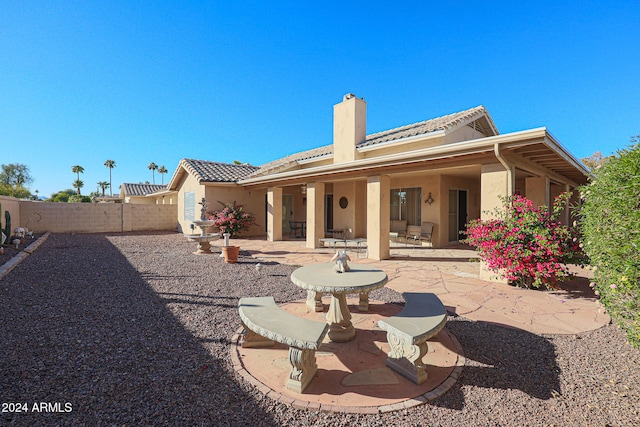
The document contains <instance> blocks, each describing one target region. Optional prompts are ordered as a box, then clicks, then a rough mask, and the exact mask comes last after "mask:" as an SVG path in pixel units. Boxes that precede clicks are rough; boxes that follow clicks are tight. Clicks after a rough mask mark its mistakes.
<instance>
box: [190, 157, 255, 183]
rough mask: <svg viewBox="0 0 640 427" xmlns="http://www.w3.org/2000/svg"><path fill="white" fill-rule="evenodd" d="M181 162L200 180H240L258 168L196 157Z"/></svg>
mask: <svg viewBox="0 0 640 427" xmlns="http://www.w3.org/2000/svg"><path fill="white" fill-rule="evenodd" d="M180 164H181V165H182V166H184V168H185V169H187V170H188V171H189V172H191V173H192V174H193V175H194V176H195V177H196V178H198V181H200V182H238V180H240V179H242V178H246V177H247V176H249V175H250V174H251V173H252V172H254V171H255V170H256V169H258V168H257V167H256V166H251V165H249V164H240V165H238V164H230V163H220V162H209V161H206V160H194V159H182V160H181V161H180Z"/></svg>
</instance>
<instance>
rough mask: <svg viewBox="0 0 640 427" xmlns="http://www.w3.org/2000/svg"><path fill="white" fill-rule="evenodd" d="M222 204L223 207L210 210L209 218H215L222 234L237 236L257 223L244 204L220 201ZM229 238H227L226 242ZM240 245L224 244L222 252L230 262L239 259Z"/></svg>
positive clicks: (215, 223)
mask: <svg viewBox="0 0 640 427" xmlns="http://www.w3.org/2000/svg"><path fill="white" fill-rule="evenodd" d="M218 203H220V204H221V205H222V209H221V210H218V211H214V212H209V219H211V220H213V227H215V228H216V229H217V230H218V231H219V232H220V234H227V233H228V234H229V237H230V238H233V237H235V236H236V235H237V234H238V233H239V232H241V231H243V230H248V229H249V227H251V226H252V225H256V219H255V216H254V215H253V214H252V213H250V212H246V211H245V210H244V206H243V205H239V204H237V203H236V202H235V201H234V202H233V203H223V202H220V201H219V202H218ZM226 241H227V240H226V239H225V242H226ZM239 252H240V247H239V246H233V245H228V244H225V245H223V246H222V254H223V255H224V259H225V261H226V262H228V263H234V262H236V261H237V260H238V253H239Z"/></svg>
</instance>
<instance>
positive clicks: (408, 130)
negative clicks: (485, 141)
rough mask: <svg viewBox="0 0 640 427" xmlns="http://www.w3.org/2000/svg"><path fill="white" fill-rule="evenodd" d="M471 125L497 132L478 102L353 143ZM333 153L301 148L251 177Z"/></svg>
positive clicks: (373, 142)
mask: <svg viewBox="0 0 640 427" xmlns="http://www.w3.org/2000/svg"><path fill="white" fill-rule="evenodd" d="M481 118H482V119H484V120H483V121H482V123H478V124H475V123H474V122H475V121H476V120H478V119H481ZM470 124H474V125H475V126H476V128H477V129H478V130H480V131H481V132H483V133H484V134H485V135H487V136H494V135H498V134H499V132H498V129H497V128H496V126H495V124H494V123H493V120H492V119H491V117H490V116H489V113H488V112H487V110H486V109H485V108H484V107H483V106H482V105H480V106H478V107H474V108H470V109H468V110H464V111H460V112H458V113H453V114H449V115H446V116H442V117H436V118H434V119H429V120H425V121H422V122H418V123H413V124H410V125H406V126H400V127H397V128H393V129H389V130H385V131H382V132H376V133H373V134H370V135H367V137H366V139H365V140H364V141H363V142H361V143H359V144H357V145H356V148H364V147H372V146H375V145H378V144H382V143H390V142H393V141H399V140H401V139H404V138H409V137H413V136H418V135H426V134H429V133H433V132H437V131H447V130H450V129H453V128H457V127H458V126H460V125H470ZM332 154H333V144H329V145H325V146H323V147H319V148H314V149H311V150H306V151H301V152H299V153H295V154H291V155H289V156H287V157H283V158H281V159H277V160H274V161H272V162H269V163H265V164H264V165H262V166H260V168H258V169H257V170H256V171H255V172H253V173H252V174H251V175H250V176H251V177H254V176H260V175H265V174H267V173H272V172H275V171H277V170H281V169H285V168H287V167H288V166H290V165H292V164H295V163H297V162H300V161H304V160H310V159H314V158H319V157H323V156H329V155H332Z"/></svg>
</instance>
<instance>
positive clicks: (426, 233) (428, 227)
mask: <svg viewBox="0 0 640 427" xmlns="http://www.w3.org/2000/svg"><path fill="white" fill-rule="evenodd" d="M433 226H434V224H433V223H432V222H423V223H422V227H421V229H420V242H421V243H420V244H422V240H426V241H427V242H429V243H430V244H431V246H433V241H432V240H431V238H432V236H433Z"/></svg>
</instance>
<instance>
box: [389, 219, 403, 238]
mask: <svg viewBox="0 0 640 427" xmlns="http://www.w3.org/2000/svg"><path fill="white" fill-rule="evenodd" d="M406 236H407V221H405V220H399V219H392V220H391V224H390V226H389V238H391V239H394V240H395V241H396V243H397V242H398V237H405V238H406ZM405 243H406V242H405Z"/></svg>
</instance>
